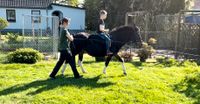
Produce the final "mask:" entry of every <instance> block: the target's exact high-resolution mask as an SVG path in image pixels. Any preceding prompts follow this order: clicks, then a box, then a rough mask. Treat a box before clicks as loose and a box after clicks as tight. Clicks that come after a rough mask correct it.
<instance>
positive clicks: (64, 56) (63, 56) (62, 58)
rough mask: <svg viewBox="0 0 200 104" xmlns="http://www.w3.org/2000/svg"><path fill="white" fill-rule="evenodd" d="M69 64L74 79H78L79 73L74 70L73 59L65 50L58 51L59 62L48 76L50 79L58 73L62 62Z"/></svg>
mask: <svg viewBox="0 0 200 104" xmlns="http://www.w3.org/2000/svg"><path fill="white" fill-rule="evenodd" d="M65 61H66V62H69V64H70V66H71V68H72V71H73V73H74V77H79V76H80V75H79V73H78V71H77V69H76V64H75V58H74V57H73V56H72V55H71V54H70V53H69V52H68V51H67V50H63V51H60V58H59V61H58V62H57V64H56V66H55V67H54V69H53V71H52V73H51V74H50V77H52V78H55V76H56V74H57V73H58V71H59V69H60V67H61V66H62V64H63V63H64V62H65Z"/></svg>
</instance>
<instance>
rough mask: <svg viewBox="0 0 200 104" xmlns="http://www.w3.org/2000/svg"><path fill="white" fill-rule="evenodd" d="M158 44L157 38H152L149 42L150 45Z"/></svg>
mask: <svg viewBox="0 0 200 104" xmlns="http://www.w3.org/2000/svg"><path fill="white" fill-rule="evenodd" d="M156 43H157V40H156V39H155V38H150V39H149V41H148V44H149V45H154V44H156Z"/></svg>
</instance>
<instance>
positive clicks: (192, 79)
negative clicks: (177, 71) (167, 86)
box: [175, 72, 200, 104]
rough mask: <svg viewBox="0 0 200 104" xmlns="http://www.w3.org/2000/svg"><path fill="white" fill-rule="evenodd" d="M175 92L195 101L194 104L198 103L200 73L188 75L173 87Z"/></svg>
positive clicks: (199, 97) (199, 96)
mask: <svg viewBox="0 0 200 104" xmlns="http://www.w3.org/2000/svg"><path fill="white" fill-rule="evenodd" d="M175 90H176V91H178V92H180V93H184V94H185V95H186V96H187V97H189V98H193V99H195V103H194V104H199V102H200V72H196V73H193V74H190V75H188V76H186V77H185V79H184V80H182V82H181V83H179V84H177V85H176V86H175Z"/></svg>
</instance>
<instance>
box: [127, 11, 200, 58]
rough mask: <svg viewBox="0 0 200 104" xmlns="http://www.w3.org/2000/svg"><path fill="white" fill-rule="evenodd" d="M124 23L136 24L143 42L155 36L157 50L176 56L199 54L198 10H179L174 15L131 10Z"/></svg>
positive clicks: (193, 56) (199, 22)
mask: <svg viewBox="0 0 200 104" xmlns="http://www.w3.org/2000/svg"><path fill="white" fill-rule="evenodd" d="M125 24H126V25H134V24H135V25H137V26H138V27H139V28H140V32H141V35H142V38H143V40H144V41H145V42H148V40H149V39H150V38H155V39H156V40H157V44H156V45H155V46H154V48H155V49H157V51H159V50H160V51H161V50H167V51H166V53H173V54H174V56H176V57H178V56H184V57H188V56H190V57H188V58H191V57H192V58H195V57H199V55H200V11H181V12H180V13H179V14H175V15H151V14H149V13H148V12H144V11H140V12H131V13H127V14H126V22H125ZM169 51H170V52H169Z"/></svg>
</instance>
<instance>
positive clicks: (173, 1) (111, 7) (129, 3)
mask: <svg viewBox="0 0 200 104" xmlns="http://www.w3.org/2000/svg"><path fill="white" fill-rule="evenodd" d="M185 7H186V3H185V0H85V8H86V25H87V29H89V30H95V29H96V28H97V22H98V18H99V10H101V9H105V10H107V11H108V19H107V20H106V22H107V25H108V26H107V27H108V28H110V29H112V28H114V27H117V26H121V25H124V20H125V14H126V13H127V12H134V11H147V12H149V13H150V14H151V15H158V14H176V13H178V12H179V11H180V10H182V9H184V8H185Z"/></svg>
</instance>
